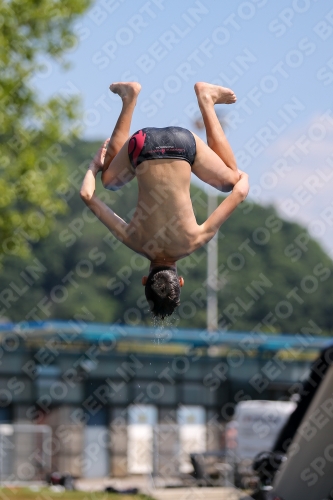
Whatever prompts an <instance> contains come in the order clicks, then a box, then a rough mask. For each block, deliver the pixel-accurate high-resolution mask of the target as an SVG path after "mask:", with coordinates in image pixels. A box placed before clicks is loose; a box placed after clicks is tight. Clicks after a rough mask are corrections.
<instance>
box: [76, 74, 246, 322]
mask: <svg viewBox="0 0 333 500" xmlns="http://www.w3.org/2000/svg"><path fill="white" fill-rule="evenodd" d="M194 88H195V92H196V95H197V99H198V104H199V108H200V111H201V114H202V118H203V122H204V125H205V128H206V135H207V144H208V145H207V144H205V143H204V142H203V141H202V140H201V139H200V137H198V136H197V135H196V134H194V133H193V132H190V131H189V130H187V129H184V128H181V127H165V128H153V127H148V128H143V129H141V130H139V131H137V132H136V133H135V134H133V135H132V136H131V137H129V131H130V126H131V120H132V115H133V111H134V108H135V105H136V101H137V97H138V94H139V92H140V90H141V86H140V84H139V83H136V82H128V83H127V82H126V83H113V84H112V85H111V86H110V90H111V91H112V92H114V93H115V94H118V95H119V96H120V97H121V99H122V103H123V105H122V110H121V113H120V115H119V118H118V121H117V123H116V126H115V128H114V131H113V133H112V136H111V138H110V139H108V140H107V141H105V143H104V144H103V146H102V147H101V148H100V149H99V151H98V153H97V154H96V156H95V158H94V159H93V161H92V162H91V164H90V166H89V168H88V171H87V173H86V175H85V177H84V180H83V184H82V187H81V191H80V195H81V197H82V199H83V200H84V202H85V203H86V205H87V206H88V207H89V208H90V210H92V212H93V213H94V214H95V215H96V216H97V217H98V218H99V219H100V221H101V222H102V223H103V224H104V225H105V226H106V227H107V228H108V229H109V230H110V231H111V232H112V234H113V235H114V236H115V237H116V238H117V239H118V240H120V241H121V242H122V243H124V245H126V246H127V247H129V248H131V249H132V250H134V251H135V252H137V253H138V254H140V255H143V256H144V257H146V258H147V259H148V260H149V261H150V269H149V275H148V276H144V277H143V278H142V284H143V285H144V286H145V293H146V298H147V301H148V303H149V307H150V309H151V311H152V313H153V314H154V315H155V316H158V317H161V318H164V317H165V316H168V315H170V314H172V313H173V311H174V310H175V308H176V307H177V306H179V304H180V288H181V287H182V286H183V285H184V279H183V278H182V277H181V276H178V274H177V266H176V262H177V261H178V260H179V259H182V258H184V257H186V256H187V255H189V254H191V253H192V252H194V251H195V250H197V249H198V248H200V247H202V246H203V245H205V244H206V243H207V242H208V241H209V240H211V239H212V238H213V236H214V235H215V234H216V232H217V231H218V229H219V227H220V226H221V225H222V224H223V223H224V222H225V220H226V219H227V218H228V217H229V216H230V215H231V213H232V212H233V211H234V210H235V209H236V207H237V206H238V205H239V204H240V203H241V202H242V201H244V200H245V198H246V196H247V194H248V191H249V183H248V175H247V174H245V173H244V172H241V171H240V170H238V169H237V165H236V159H235V156H234V154H233V152H232V149H231V147H230V144H229V142H228V140H227V138H226V136H225V134H224V132H223V129H222V126H221V124H220V122H219V120H218V117H217V115H216V113H215V109H214V105H215V104H232V103H234V102H236V96H235V94H234V93H233V91H232V90H230V89H227V88H225V87H220V86H217V85H211V84H208V83H204V82H199V83H196V84H195V87H194ZM99 171H101V172H102V183H103V186H104V187H105V188H106V189H110V190H117V189H119V188H121V187H122V186H124V185H125V184H126V183H127V182H129V181H131V180H132V179H133V178H134V177H137V181H138V189H139V192H138V203H137V207H136V210H135V212H134V215H133V218H132V220H131V221H130V222H129V224H127V223H126V222H125V221H124V220H123V219H121V218H120V217H119V216H118V215H117V214H115V213H114V212H113V211H112V210H111V209H110V208H109V207H108V206H107V205H106V204H105V203H104V202H102V201H101V200H100V199H99V198H98V197H97V196H96V194H95V185H96V175H97V174H98V172H99ZM191 172H193V173H194V174H195V175H196V176H197V177H198V178H199V179H201V180H202V181H204V182H206V183H207V184H210V185H211V186H213V187H215V188H217V189H218V190H220V191H223V192H228V191H232V192H231V193H230V195H229V196H227V198H225V199H224V200H223V201H222V203H221V204H220V205H219V206H218V207H217V208H216V210H215V211H214V212H213V213H212V214H211V215H210V216H209V217H208V219H207V220H206V221H205V222H204V223H203V224H201V225H198V223H197V221H196V218H195V215H194V212H193V207H192V202H191V198H190V181H191Z"/></svg>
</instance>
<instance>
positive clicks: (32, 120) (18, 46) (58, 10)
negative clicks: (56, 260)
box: [0, 0, 90, 257]
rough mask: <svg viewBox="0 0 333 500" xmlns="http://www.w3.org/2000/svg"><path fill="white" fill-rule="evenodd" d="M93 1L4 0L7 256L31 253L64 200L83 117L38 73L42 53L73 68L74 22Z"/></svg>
mask: <svg viewBox="0 0 333 500" xmlns="http://www.w3.org/2000/svg"><path fill="white" fill-rule="evenodd" d="M89 3H90V0H68V1H66V2H58V1H54V0H26V1H24V2H22V1H20V0H8V1H1V2H0V25H1V30H0V102H1V106H0V209H1V217H0V240H1V242H2V245H1V247H0V257H2V256H3V254H5V255H6V254H7V255H8V254H12V255H20V256H23V255H27V253H28V251H29V243H31V242H36V241H38V240H39V238H40V237H43V236H46V235H47V234H48V233H49V231H50V227H51V223H52V221H53V220H54V217H55V216H56V215H57V214H59V213H61V212H63V211H64V209H65V205H64V203H63V201H62V200H61V199H60V198H59V196H58V193H57V192H58V190H59V189H60V187H61V186H62V184H63V183H64V182H65V180H66V169H65V166H64V162H63V158H62V150H61V146H60V142H63V141H64V137H70V133H69V130H70V128H71V123H72V121H73V119H74V118H75V117H77V116H78V106H77V104H78V103H77V100H76V99H66V98H64V97H63V96H61V95H54V96H52V97H51V98H49V99H47V100H44V101H43V100H41V98H40V96H39V93H38V91H37V90H36V88H34V85H33V81H32V79H33V77H34V76H35V75H36V73H37V72H38V71H40V72H42V71H43V63H42V59H43V58H53V59H56V60H57V61H58V62H59V64H60V65H62V66H63V67H65V66H66V63H65V61H64V59H63V55H64V54H65V52H66V50H67V49H68V48H69V47H70V46H71V45H72V44H73V43H75V38H74V36H73V33H72V24H73V21H74V20H75V19H76V18H77V16H78V15H80V14H82V13H83V12H84V10H85V9H86V8H87V7H88V5H89Z"/></svg>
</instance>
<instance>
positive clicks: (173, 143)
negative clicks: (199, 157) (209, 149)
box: [128, 127, 196, 168]
mask: <svg viewBox="0 0 333 500" xmlns="http://www.w3.org/2000/svg"><path fill="white" fill-rule="evenodd" d="M195 153H196V143H195V138H194V136H193V134H192V133H191V132H190V131H189V130H187V129H185V128H182V127H165V128H155V127H147V128H143V129H141V130H138V132H135V134H133V135H132V137H131V138H130V140H129V142H128V156H129V159H130V162H131V164H132V166H133V168H136V167H137V166H138V165H140V163H142V162H143V161H146V160H156V159H165V158H171V159H172V158H173V159H179V160H185V161H187V162H188V163H189V164H190V165H191V166H192V165H193V162H194V158H195Z"/></svg>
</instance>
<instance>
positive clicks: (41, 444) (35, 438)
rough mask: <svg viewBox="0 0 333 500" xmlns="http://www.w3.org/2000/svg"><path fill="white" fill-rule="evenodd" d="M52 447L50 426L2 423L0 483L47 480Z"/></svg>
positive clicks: (0, 436)
mask: <svg viewBox="0 0 333 500" xmlns="http://www.w3.org/2000/svg"><path fill="white" fill-rule="evenodd" d="M51 448H52V430H51V427H49V426H47V425H32V424H0V480H1V481H10V482H25V481H39V480H45V477H46V475H47V474H48V473H50V472H51V458H52V450H51Z"/></svg>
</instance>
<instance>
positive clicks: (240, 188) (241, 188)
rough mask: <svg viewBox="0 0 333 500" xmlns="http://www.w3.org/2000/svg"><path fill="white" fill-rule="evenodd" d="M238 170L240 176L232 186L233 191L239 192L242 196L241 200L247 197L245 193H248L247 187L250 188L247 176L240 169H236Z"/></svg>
mask: <svg viewBox="0 0 333 500" xmlns="http://www.w3.org/2000/svg"><path fill="white" fill-rule="evenodd" d="M238 172H239V175H240V177H239V180H238V182H236V184H235V186H234V189H233V192H236V193H238V194H240V195H241V196H242V198H243V200H245V198H246V197H247V195H248V193H249V189H250V186H249V176H248V175H247V174H246V173H245V172H242V171H241V170H238Z"/></svg>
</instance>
